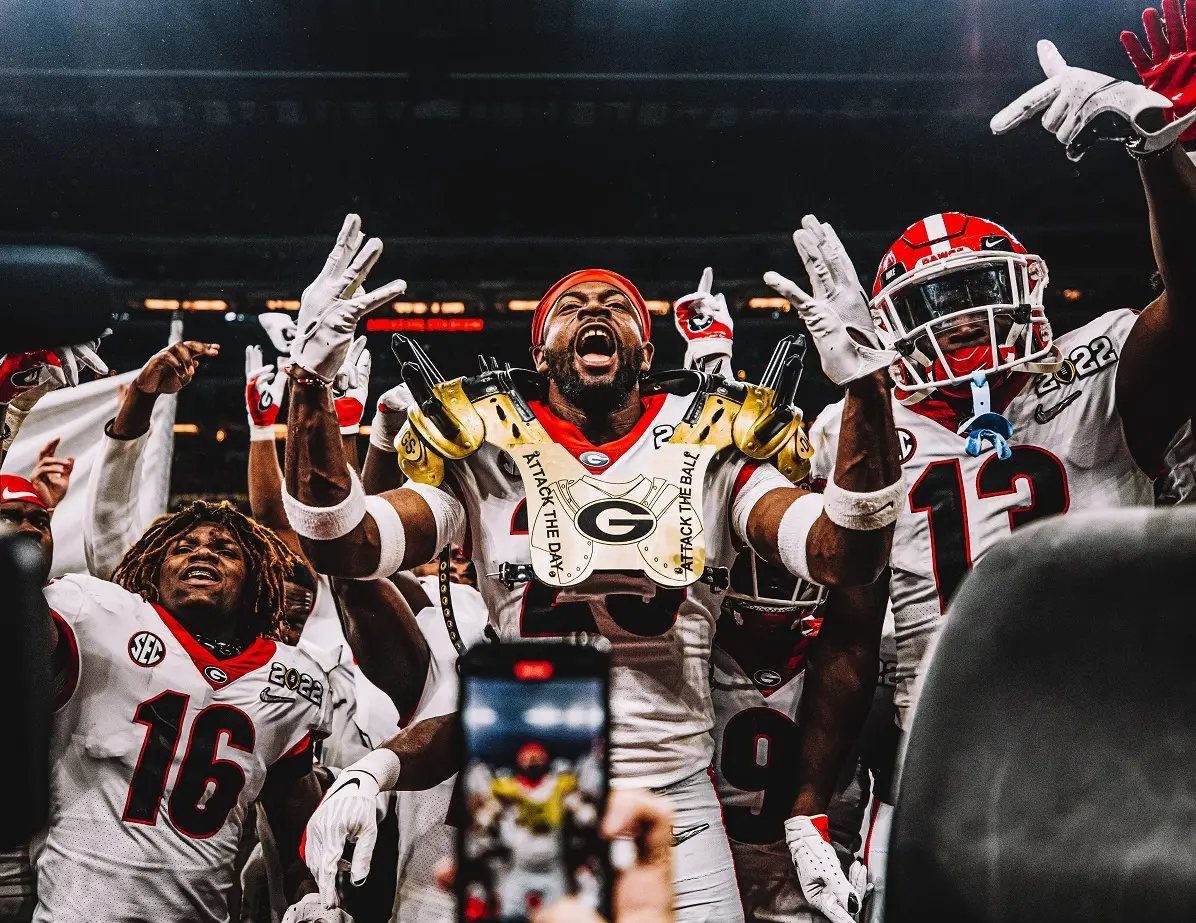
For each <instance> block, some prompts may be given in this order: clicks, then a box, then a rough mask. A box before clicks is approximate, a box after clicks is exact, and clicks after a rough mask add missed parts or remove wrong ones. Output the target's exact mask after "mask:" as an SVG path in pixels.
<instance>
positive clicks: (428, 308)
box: [391, 301, 465, 314]
mask: <svg viewBox="0 0 1196 923" xmlns="http://www.w3.org/2000/svg"><path fill="white" fill-rule="evenodd" d="M391 307H392V308H394V312H395V314H464V313H465V302H464V301H433V302H432V303H431V304H428V303H427V302H426V301H396V302H394V303H393V304H392V305H391Z"/></svg>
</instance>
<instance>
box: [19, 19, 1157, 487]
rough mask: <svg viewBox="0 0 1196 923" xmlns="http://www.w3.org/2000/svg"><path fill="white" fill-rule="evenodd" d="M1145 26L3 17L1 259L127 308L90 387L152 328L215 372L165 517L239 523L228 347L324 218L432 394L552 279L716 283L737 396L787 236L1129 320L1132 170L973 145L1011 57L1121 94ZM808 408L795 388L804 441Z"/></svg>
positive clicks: (1119, 160)
mask: <svg viewBox="0 0 1196 923" xmlns="http://www.w3.org/2000/svg"><path fill="white" fill-rule="evenodd" d="M1142 6H1143V5H1142V3H1141V0H1094V2H1090V3H1087V4H1079V3H1075V2H1059V0H941V2H935V3H910V2H900V0H856V2H848V0H823V2H820V3H816V4H815V3H810V2H805V0H541V2H533V0H438V2H434V3H433V2H417V0H371V2H353V3H344V2H340V0H302V2H284V0H264V2H263V0H255V2H253V3H242V4H217V3H213V2H211V0H188V2H182V3H179V2H175V3H166V2H163V0H119V2H118V0H98V2H92V3H88V4H77V3H74V2H67V0H58V2H52V3H38V4H22V5H19V6H17V5H7V4H6V5H5V9H4V16H5V29H4V30H3V34H0V58H2V60H3V63H4V66H3V67H0V119H2V120H3V125H4V129H3V130H4V134H5V136H6V139H7V142H8V143H7V144H6V147H7V156H6V157H5V164H6V167H7V169H5V170H4V171H2V172H0V197H2V200H3V201H4V202H5V203H6V205H7V207H6V208H5V209H4V210H3V213H2V217H0V243H69V244H76V245H79V246H83V247H85V248H87V249H90V250H92V251H94V252H95V253H97V254H98V255H100V256H101V257H102V258H103V259H104V260H105V261H106V262H107V263H108V265H109V266H110V267H111V268H112V269H113V270H114V271H115V273H116V274H117V275H118V276H119V277H120V278H121V279H122V284H123V286H124V296H123V301H124V304H125V307H124V309H123V310H122V311H121V313H120V314H119V315H118V318H117V319H118V323H117V324H115V325H114V326H115V327H116V333H115V334H114V335H113V336H112V337H111V338H109V339H108V340H107V341H105V344H104V348H103V353H104V355H105V357H106V359H107V361H108V362H109V363H110V364H111V366H112V367H113V368H114V369H116V370H120V371H124V370H126V369H129V368H134V367H136V366H138V365H140V363H141V362H142V361H144V360H145V359H146V358H147V357H148V356H149V355H150V354H151V353H152V352H153V351H154V350H155V349H157V348H159V347H160V346H161V345H162V344H163V343H164V341H165V338H166V331H167V328H168V326H169V321H170V317H171V315H172V311H173V310H174V309H176V308H177V309H178V310H184V309H186V310H184V316H185V320H186V335H187V337H188V338H197V339H206V340H214V341H218V342H220V343H221V344H222V346H223V353H222V355H221V357H220V358H219V359H218V360H216V361H213V362H210V363H208V364H206V366H205V368H204V370H203V371H202V372H201V373H200V374H199V375H198V376H197V378H196V380H195V382H194V384H193V385H192V386H191V387H189V388H188V389H187V390H185V391H184V392H183V394H182V396H181V401H180V407H179V412H178V424H177V432H178V435H177V437H176V438H177V442H176V447H177V448H178V449H180V450H181V451H176V453H175V461H174V473H173V487H174V490H175V492H176V493H178V494H197V493H198V494H212V495H221V496H227V495H230V494H243V493H244V490H245V460H246V446H247V435H246V422H245V413H244V399H243V392H244V376H243V374H242V369H243V352H244V346H245V345H246V344H247V343H251V342H254V343H260V344H262V345H263V346H265V344H266V338H265V335H264V332H263V331H262V330H261V328H260V326H259V325H258V323H257V322H256V319H255V317H254V315H255V314H257V313H260V312H262V311H265V310H270V309H271V308H272V307H273V309H276V310H286V309H287V305H288V303H289V305H290V306H292V307H297V304H298V302H297V299H298V298H299V294H300V292H301V291H302V289H303V287H304V285H306V283H307V282H308V281H309V280H310V279H311V278H312V277H313V276H314V274H315V273H316V272H317V271H318V269H319V267H320V266H321V265H322V262H323V259H324V256H325V254H326V252H327V249H328V247H329V245H330V244H331V241H332V239H333V237H334V235H335V233H336V231H337V229H338V228H339V227H340V223H341V220H342V218H343V216H344V214H345V213H346V212H347V211H350V210H355V211H357V212H359V213H360V214H361V215H362V216H363V219H364V226H365V230H366V232H367V233H368V234H376V235H379V236H381V237H382V238H383V239H384V241H385V242H386V253H385V254H384V256H383V258H382V260H381V262H380V265H379V266H378V268H377V269H376V270H375V271H374V273H373V280H374V282H375V284H381V282H382V281H386V280H389V279H391V278H394V277H402V278H405V279H407V280H408V283H409V291H408V295H407V296H405V299H406V300H405V304H406V305H407V306H406V307H404V308H403V311H404V312H405V313H399V312H398V311H397V310H394V309H390V308H388V309H386V310H384V311H380V312H379V313H378V314H377V315H376V316H375V317H376V319H377V320H379V321H382V323H376V324H375V326H376V327H380V328H385V327H390V328H399V327H401V328H404V329H406V330H407V331H408V332H411V333H412V334H413V335H414V336H415V337H416V338H417V339H418V340H420V342H422V343H423V344H424V345H425V347H426V348H427V349H428V351H429V352H430V353H431V355H432V357H433V358H434V360H435V361H436V362H437V363H438V364H439V365H440V366H441V368H442V370H443V371H444V372H446V373H447V374H449V375H458V374H463V373H466V372H468V371H470V370H471V369H473V368H475V367H476V358H475V357H476V356H477V354H479V353H485V354H486V355H494V356H497V357H498V358H499V359H500V360H502V361H509V362H512V363H513V364H520V363H524V362H526V356H527V342H528V330H529V327H530V312H527V311H517V310H513V309H514V308H516V307H519V306H520V304H519V303H520V302H525V303H529V304H530V303H534V301H535V299H537V298H538V297H539V295H540V294H541V293H542V292H543V291H544V290H545V288H546V287H547V286H548V285H549V284H550V283H551V282H553V281H554V280H555V279H557V278H558V277H560V276H561V275H563V274H565V273H566V272H568V271H570V270H573V269H576V268H580V267H584V266H595V265H598V266H606V267H609V268H612V269H615V270H617V271H620V272H622V273H624V274H625V275H627V276H629V277H630V278H632V279H633V280H634V281H635V282H636V283H637V284H638V285H639V287H640V288H641V290H642V291H643V293H644V295H645V297H646V298H648V299H651V300H657V301H661V302H666V301H669V300H672V299H675V298H677V297H679V296H680V295H683V294H685V293H687V292H689V291H692V290H693V289H694V287H695V285H696V282H697V279H698V276H699V274H700V273H701V270H702V267H703V266H705V265H712V266H713V267H714V269H715V281H716V290H719V291H723V292H725V293H726V294H727V297H728V301H729V303H730V304H731V305H732V310H733V311H734V312H735V321H736V367H737V368H739V369H743V370H745V372H746V373H747V375H748V376H749V377H754V376H756V375H758V374H759V373H760V371H761V370H762V368H763V364H764V362H765V360H766V358H767V355H768V353H769V352H770V351H771V348H772V346H773V345H774V344H775V342H776V340H777V339H778V337H779V336H780V335H782V334H783V333H785V332H788V331H791V330H794V329H799V324H798V321H797V320H796V318H795V317H794V316H793V315H792V314H789V315H785V314H784V313H782V312H781V311H779V310H777V309H776V308H775V307H773V306H771V305H770V304H769V303H768V302H767V301H765V302H757V304H762V305H763V306H762V307H752V306H751V305H752V299H769V298H772V297H774V293H773V292H772V291H771V290H769V289H767V288H766V287H765V286H764V285H763V283H762V282H761V281H760V276H761V274H762V273H763V272H764V271H765V270H767V269H775V270H778V271H781V272H784V273H786V274H789V275H793V276H794V277H795V278H801V270H800V263H799V260H798V258H797V255H796V253H795V252H794V251H793V248H792V245H791V243H790V239H789V235H790V232H791V231H792V229H793V228H794V227H795V226H796V224H797V222H798V221H799V219H800V217H801V215H802V214H804V213H805V212H814V213H815V214H817V215H818V216H819V217H820V218H821V219H822V220H825V221H830V222H831V223H833V224H834V225H835V226H836V227H837V228H838V229H839V231H840V233H841V235H842V237H843V239H844V241H845V243H846V245H847V247H848V250H849V251H850V253H851V255H852V257H853V258H854V260H855V261H856V265H857V268H858V270H859V272H860V276H861V278H862V279H863V280H864V281H865V285H866V286H870V284H871V280H872V276H873V273H874V270H875V266H876V263H877V260H878V259H879V257H880V256H881V254H882V253H883V252H884V250H885V248H886V247H887V246H888V245H889V243H890V242H891V241H892V240H893V238H894V237H895V236H896V235H897V233H898V232H899V231H900V230H901V229H902V228H904V227H905V226H906V225H907V224H909V223H910V222H912V221H915V220H917V219H919V218H921V217H923V216H924V215H926V214H928V213H932V212H935V211H939V210H946V209H959V210H964V211H970V212H973V213H979V214H982V215H985V216H986V217H990V218H992V219H994V220H997V221H999V222H1001V223H1003V224H1005V225H1006V226H1007V227H1009V228H1010V230H1012V231H1013V232H1014V233H1015V234H1016V235H1017V236H1018V237H1020V239H1021V240H1022V241H1023V243H1025V244H1026V245H1027V247H1029V248H1030V250H1031V251H1033V252H1037V253H1039V254H1041V255H1042V256H1044V257H1045V258H1046V260H1047V262H1048V264H1049V266H1050V270H1051V285H1050V289H1049V291H1048V297H1047V305H1048V313H1049V316H1050V317H1051V319H1052V321H1053V323H1054V325H1055V327H1056V329H1057V330H1066V329H1069V328H1071V327H1074V326H1076V325H1077V324H1079V323H1082V322H1083V321H1085V320H1087V319H1088V318H1090V317H1092V316H1094V315H1095V314H1097V313H1099V312H1101V311H1104V310H1107V309H1110V308H1114V307H1120V306H1125V305H1129V306H1133V307H1141V306H1143V305H1145V304H1146V303H1147V302H1148V301H1149V300H1150V299H1151V298H1152V280H1151V274H1152V270H1153V263H1152V259H1151V255H1150V244H1149V236H1148V233H1147V228H1146V208H1145V204H1144V201H1143V197H1142V193H1141V187H1140V185H1139V182H1138V179H1137V171H1136V170H1135V168H1134V166H1133V164H1132V163H1131V162H1129V161H1128V159H1127V158H1126V156H1125V154H1124V152H1122V151H1121V150H1120V149H1117V148H1115V147H1109V148H1107V149H1098V150H1096V151H1094V152H1092V153H1090V154H1089V155H1088V156H1087V157H1086V158H1085V159H1084V161H1083V162H1082V163H1081V164H1079V165H1076V164H1072V163H1070V162H1069V161H1067V159H1066V158H1065V157H1064V156H1063V153H1062V151H1061V150H1060V149H1059V146H1058V144H1057V142H1055V140H1054V139H1053V138H1051V137H1050V136H1049V135H1047V134H1046V133H1044V132H1042V131H1030V130H1026V131H1020V132H1015V133H1014V134H1012V135H1011V136H1008V137H1005V138H994V137H992V135H991V134H990V132H989V130H988V127H987V123H988V119H989V117H990V116H991V115H992V113H994V112H995V111H996V110H997V109H998V108H1000V107H1001V106H1002V105H1003V104H1005V103H1006V102H1008V101H1009V100H1010V99H1012V98H1013V97H1014V96H1016V95H1017V94H1018V93H1020V92H1021V91H1022V90H1024V89H1026V88H1028V87H1029V86H1031V85H1032V84H1033V83H1035V82H1037V81H1038V80H1039V79H1041V72H1040V71H1039V69H1038V66H1037V63H1036V60H1035V57H1034V42H1035V40H1036V39H1038V38H1040V37H1050V38H1052V39H1053V40H1054V41H1055V42H1056V44H1058V45H1059V47H1060V50H1061V51H1062V52H1063V54H1064V56H1065V57H1067V59H1068V60H1069V62H1071V63H1074V64H1077V65H1080V66H1084V67H1090V68H1092V69H1095V70H1100V71H1104V72H1107V73H1112V74H1115V75H1117V76H1121V77H1125V78H1127V79H1133V72H1132V69H1131V67H1130V65H1129V63H1128V61H1126V59H1125V57H1124V53H1123V52H1122V50H1121V47H1120V44H1119V43H1118V40H1117V36H1118V33H1119V31H1120V30H1121V29H1122V28H1134V27H1135V26H1136V25H1137V24H1138V23H1139V17H1140V14H1141V10H1142ZM421 305H422V306H423V307H422V308H421V307H420V306H421ZM446 305H447V307H446ZM149 306H154V307H153V309H151V307H149ZM525 306H527V305H525ZM197 308H203V309H205V310H197ZM28 309H29V310H31V311H36V310H37V305H36V304H31V305H29V306H28ZM666 309H667V306H666ZM421 312H422V313H421ZM448 312H455V313H448ZM655 323H656V324H657V328H656V329H657V332H656V336H655V338H654V339H655V342H656V344H657V347H658V360H657V367H658V368H661V367H665V366H668V365H673V364H676V363H677V362H679V360H680V358H681V346H680V343H679V341H678V339H677V338H676V336H675V335H674V333H673V331H672V329H671V318H669V317H667V316H663V315H662V316H658V317H656V318H655ZM390 336H391V332H390V330H387V329H377V330H374V331H372V332H371V333H370V341H371V342H370V346H371V349H372V351H373V354H374V376H373V381H372V384H371V395H372V396H373V397H376V396H377V395H378V394H379V393H381V392H382V391H383V390H385V389H386V388H388V387H390V386H391V385H393V384H394V383H396V381H397V380H398V379H397V374H398V364H397V362H396V361H395V360H394V359H393V357H392V356H391V353H390V348H389V341H390ZM266 351H267V353H269V352H270V351H269V349H267V350H266ZM812 358H813V357H812ZM811 365H812V366H816V361H812V362H811ZM833 397H834V392H833V390H832V389H831V387H830V386H829V383H828V382H826V380H825V379H823V378H822V377H821V375H820V374H819V373H818V372H817V370H816V369H809V370H808V374H807V377H806V379H805V381H804V382H803V386H802V390H801V394H800V399H801V402H802V404H803V406H804V407H805V408H806V411H807V415H808V416H813V415H814V414H815V413H816V412H817V411H818V410H819V409H821V407H822V406H823V405H824V404H825V403H826V402H827V401H828V400H831V399H833ZM369 416H370V415H369V414H368V413H367V417H366V422H368V421H369ZM363 445H364V439H363Z"/></svg>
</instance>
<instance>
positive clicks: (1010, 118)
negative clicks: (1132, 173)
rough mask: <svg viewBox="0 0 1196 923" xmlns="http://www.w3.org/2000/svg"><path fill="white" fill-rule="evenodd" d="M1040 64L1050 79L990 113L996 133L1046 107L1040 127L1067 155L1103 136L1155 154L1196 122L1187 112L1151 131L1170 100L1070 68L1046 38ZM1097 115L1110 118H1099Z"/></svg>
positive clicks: (1074, 155)
mask: <svg viewBox="0 0 1196 923" xmlns="http://www.w3.org/2000/svg"><path fill="white" fill-rule="evenodd" d="M1038 63H1039V64H1040V65H1041V67H1042V72H1043V74H1045V75H1046V78H1047V79H1046V80H1044V81H1043V82H1042V83H1040V84H1038V85H1037V86H1034V87H1031V88H1030V89H1029V90H1027V91H1026V92H1025V93H1023V94H1022V95H1021V96H1019V97H1018V98H1017V99H1015V100H1014V101H1013V102H1011V103H1010V104H1009V105H1008V106H1006V107H1005V108H1004V109H1002V110H1001V111H1000V112H998V113H997V114H996V115H994V116H993V117H992V119H991V120H990V122H989V128H991V129H992V132H993V134H994V135H1003V134H1005V132H1007V131H1012V130H1013V129H1014V128H1016V127H1017V126H1018V125H1021V124H1022V123H1023V122H1026V121H1028V120H1029V119H1030V118H1031V117H1032V116H1034V115H1036V114H1037V113H1039V112H1042V111H1043V110H1044V109H1045V110H1046V111H1045V112H1043V116H1042V127H1043V128H1045V129H1046V130H1047V131H1049V132H1051V133H1052V134H1053V135H1054V136H1055V137H1056V138H1057V139H1058V140H1059V142H1060V143H1061V144H1063V145H1064V147H1065V148H1066V150H1067V157H1068V159H1069V160H1079V159H1080V158H1081V157H1083V156H1084V154H1085V153H1086V152H1087V150H1088V149H1089V148H1090V147H1091V146H1092V145H1093V144H1094V143H1095V142H1096V141H1100V140H1106V141H1122V142H1124V143H1125V145H1126V146H1127V147H1128V148H1129V149H1130V150H1131V151H1132V152H1134V153H1136V154H1152V153H1154V152H1156V151H1161V150H1163V149H1164V148H1167V147H1170V146H1171V145H1172V144H1174V143H1175V140H1176V139H1177V138H1178V137H1179V136H1180V135H1181V134H1182V133H1183V132H1184V131H1185V130H1186V129H1187V127H1188V126H1189V125H1190V124H1192V122H1193V121H1196V113H1189V114H1188V115H1185V116H1183V117H1182V118H1179V119H1175V120H1173V121H1172V122H1170V123H1169V124H1164V125H1163V126H1162V127H1161V128H1158V129H1157V130H1148V127H1149V126H1150V124H1151V122H1152V121H1157V122H1160V123H1161V122H1162V121H1163V111H1164V110H1167V109H1170V108H1171V100H1169V99H1168V98H1167V97H1166V96H1163V95H1162V94H1160V93H1156V92H1154V91H1153V90H1148V89H1147V88H1146V87H1142V86H1138V85H1137V84H1133V83H1129V82H1127V81H1125V80H1114V79H1113V78H1112V77H1107V76H1105V75H1104V74H1098V73H1096V72H1095V71H1089V70H1084V69H1083V68H1079V67H1071V66H1070V65H1069V64H1068V63H1067V62H1066V61H1065V60H1063V55H1061V54H1060V53H1059V49H1057V48H1056V47H1055V46H1054V45H1053V44H1052V43H1051V42H1048V41H1046V40H1045V39H1043V40H1042V41H1040V42H1039V43H1038ZM1152 112H1153V114H1152ZM1099 116H1108V118H1105V119H1100V120H1099V121H1098V117H1099Z"/></svg>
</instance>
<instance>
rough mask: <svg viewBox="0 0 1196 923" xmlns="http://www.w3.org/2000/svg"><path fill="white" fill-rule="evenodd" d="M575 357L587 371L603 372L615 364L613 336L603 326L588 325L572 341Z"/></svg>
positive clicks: (608, 329)
mask: <svg viewBox="0 0 1196 923" xmlns="http://www.w3.org/2000/svg"><path fill="white" fill-rule="evenodd" d="M574 343H576V347H575V349H576V351H577V357H578V358H579V359H580V360H581V364H582V365H583V366H584V367H585V368H587V369H593V370H594V371H599V372H601V371H605V370H607V369H609V368H610V367H611V366H613V365H614V362H615V336H614V333H613V332H612V331H611V329H610V328H609V327H607V326H606V325H605V324H588V325H586V326H585V327H582V328H581V330H579V331H578V332H577V337H576V339H575V340H574Z"/></svg>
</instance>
